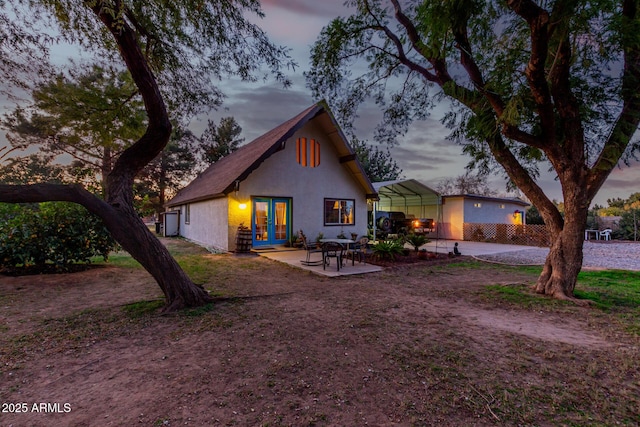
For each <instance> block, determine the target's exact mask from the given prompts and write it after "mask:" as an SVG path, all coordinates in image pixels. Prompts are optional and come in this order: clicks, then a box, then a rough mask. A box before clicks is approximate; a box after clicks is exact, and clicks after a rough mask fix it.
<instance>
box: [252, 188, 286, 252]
mask: <svg viewBox="0 0 640 427" xmlns="http://www.w3.org/2000/svg"><path fill="white" fill-rule="evenodd" d="M290 207H291V201H290V200H289V199H275V198H267V197H256V198H254V199H253V210H252V212H253V227H251V228H252V229H253V246H254V247H256V246H267V245H278V244H283V243H284V242H286V241H287V240H288V239H289V228H290V222H291V220H290V216H291V213H290V210H291V209H290Z"/></svg>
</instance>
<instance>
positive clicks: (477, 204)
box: [473, 202, 482, 208]
mask: <svg viewBox="0 0 640 427" xmlns="http://www.w3.org/2000/svg"><path fill="white" fill-rule="evenodd" d="M473 207H474V208H481V207H482V203H477V202H476V203H474V204H473Z"/></svg>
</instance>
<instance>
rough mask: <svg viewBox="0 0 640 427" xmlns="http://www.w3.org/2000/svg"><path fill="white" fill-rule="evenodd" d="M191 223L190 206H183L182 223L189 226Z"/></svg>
mask: <svg viewBox="0 0 640 427" xmlns="http://www.w3.org/2000/svg"><path fill="white" fill-rule="evenodd" d="M190 222H191V205H184V223H185V224H189V223H190Z"/></svg>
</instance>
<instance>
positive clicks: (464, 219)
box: [440, 194, 529, 240]
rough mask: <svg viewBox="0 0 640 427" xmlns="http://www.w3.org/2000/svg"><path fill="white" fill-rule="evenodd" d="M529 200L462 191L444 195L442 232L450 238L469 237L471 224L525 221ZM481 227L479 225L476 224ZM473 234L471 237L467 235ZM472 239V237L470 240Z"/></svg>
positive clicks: (461, 238) (513, 223)
mask: <svg viewBox="0 0 640 427" xmlns="http://www.w3.org/2000/svg"><path fill="white" fill-rule="evenodd" d="M528 206H529V203H527V202H524V201H522V200H520V199H518V198H500V197H488V196H478V195H474V194H459V195H450V196H443V197H442V219H441V221H440V222H441V226H442V230H441V231H442V235H444V236H446V238H447V239H456V240H463V239H465V234H464V230H465V224H466V225H467V229H471V228H473V226H470V225H471V224H512V225H523V224H525V211H526V208H527V207H528ZM476 228H477V227H476ZM467 237H469V236H467ZM466 240H470V239H466Z"/></svg>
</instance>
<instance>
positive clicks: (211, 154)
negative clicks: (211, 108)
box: [200, 117, 244, 166]
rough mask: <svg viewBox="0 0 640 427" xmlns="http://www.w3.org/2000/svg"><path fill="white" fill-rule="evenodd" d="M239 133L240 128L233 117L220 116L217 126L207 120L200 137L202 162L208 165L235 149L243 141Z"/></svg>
mask: <svg viewBox="0 0 640 427" xmlns="http://www.w3.org/2000/svg"><path fill="white" fill-rule="evenodd" d="M241 133H242V128H241V127H240V125H239V124H238V122H236V119H234V118H233V117H223V118H221V119H220V124H219V125H217V126H216V123H215V122H214V121H212V120H209V121H208V123H207V128H206V129H205V130H204V132H203V133H202V136H201V137H200V151H201V156H202V162H203V163H204V164H205V165H206V166H209V165H210V164H212V163H215V162H217V161H218V160H220V159H221V158H223V157H224V156H228V155H229V154H231V152H233V151H235V150H237V149H238V147H239V146H240V144H242V143H243V142H244V138H239V136H240V134H241Z"/></svg>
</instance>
